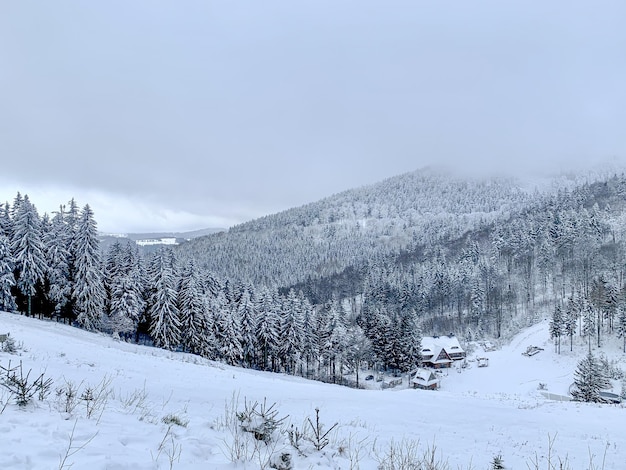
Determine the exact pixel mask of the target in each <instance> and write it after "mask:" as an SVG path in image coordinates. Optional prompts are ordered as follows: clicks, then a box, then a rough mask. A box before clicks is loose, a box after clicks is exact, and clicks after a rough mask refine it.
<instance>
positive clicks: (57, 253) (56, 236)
mask: <svg viewBox="0 0 626 470" xmlns="http://www.w3.org/2000/svg"><path fill="white" fill-rule="evenodd" d="M70 243H71V239H70V233H69V231H68V229H67V224H66V222H65V208H64V206H60V208H59V211H58V212H55V214H54V216H53V217H52V220H51V224H50V229H49V230H48V231H47V232H46V233H45V234H44V244H45V246H46V260H47V263H48V271H47V273H46V278H47V284H48V289H47V293H46V294H47V296H48V302H50V304H51V305H52V307H53V308H54V315H55V316H56V317H61V316H63V311H64V309H65V307H66V306H67V305H68V304H69V301H70V297H71V295H72V289H71V285H70V278H69V276H70V273H69V249H68V247H69V245H70Z"/></svg>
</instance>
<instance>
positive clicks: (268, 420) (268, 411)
mask: <svg viewBox="0 0 626 470" xmlns="http://www.w3.org/2000/svg"><path fill="white" fill-rule="evenodd" d="M275 406H276V403H273V404H272V405H271V406H270V407H269V408H268V406H267V402H266V401H265V400H263V404H262V405H259V403H258V402H255V403H253V404H251V403H249V402H247V401H246V402H245V408H244V410H243V411H240V412H238V413H237V419H238V420H239V423H240V426H241V429H242V430H244V431H245V432H249V433H251V434H252V435H253V436H254V438H255V439H256V440H257V441H263V442H265V443H266V444H268V443H269V442H271V441H272V440H273V439H274V431H276V430H277V429H278V428H279V426H280V425H281V424H282V422H283V421H285V419H287V416H283V417H282V418H279V417H278V410H276V409H275Z"/></svg>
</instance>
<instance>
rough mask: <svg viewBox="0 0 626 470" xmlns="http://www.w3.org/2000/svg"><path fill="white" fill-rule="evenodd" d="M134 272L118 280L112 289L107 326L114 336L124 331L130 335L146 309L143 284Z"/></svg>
mask: <svg viewBox="0 0 626 470" xmlns="http://www.w3.org/2000/svg"><path fill="white" fill-rule="evenodd" d="M136 281H137V280H136V278H134V277H133V276H132V274H128V275H125V276H123V277H120V278H118V279H117V280H116V282H115V284H114V285H113V286H112V291H111V306H110V314H109V317H108V321H107V323H108V325H107V328H108V330H110V331H111V332H112V333H113V336H117V335H119V333H122V334H124V335H129V334H131V333H134V332H135V331H136V330H137V325H138V324H139V321H140V319H141V316H142V314H143V311H144V309H145V305H146V303H145V301H144V299H143V296H142V289H141V285H140V284H138V283H137V282H136Z"/></svg>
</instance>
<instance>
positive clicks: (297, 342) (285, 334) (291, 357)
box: [280, 289, 302, 374]
mask: <svg viewBox="0 0 626 470" xmlns="http://www.w3.org/2000/svg"><path fill="white" fill-rule="evenodd" d="M301 352H302V310H301V308H300V299H298V297H297V296H296V293H295V291H294V290H293V289H291V290H290V291H289V293H288V295H287V298H286V299H285V300H284V303H283V312H282V318H281V322H280V354H281V357H282V359H283V361H284V364H285V367H286V370H287V372H288V373H291V374H294V373H295V372H296V363H297V362H298V359H299V358H300V355H301Z"/></svg>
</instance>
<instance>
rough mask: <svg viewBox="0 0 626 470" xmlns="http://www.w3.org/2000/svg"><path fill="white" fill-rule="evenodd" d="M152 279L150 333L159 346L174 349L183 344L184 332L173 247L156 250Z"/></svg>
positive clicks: (150, 282) (150, 271)
mask: <svg viewBox="0 0 626 470" xmlns="http://www.w3.org/2000/svg"><path fill="white" fill-rule="evenodd" d="M149 278H150V279H149V284H150V290H151V296H150V299H149V302H150V306H149V309H148V314H149V316H150V327H149V331H150V336H151V337H152V339H153V341H154V344H155V345H156V346H157V347H160V348H165V349H170V350H173V349H175V348H177V347H178V346H179V345H180V333H181V332H180V318H179V311H178V306H177V290H176V277H175V273H174V255H173V253H172V251H171V250H169V249H166V248H161V249H160V250H159V251H157V252H156V253H155V255H154V257H153V258H152V260H151V263H150V266H149Z"/></svg>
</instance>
